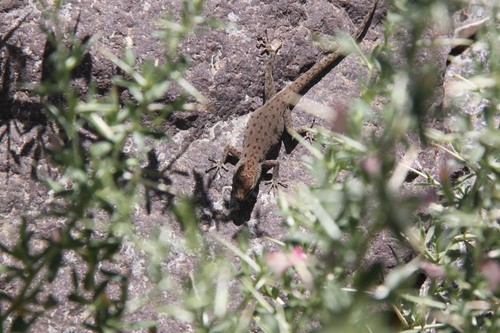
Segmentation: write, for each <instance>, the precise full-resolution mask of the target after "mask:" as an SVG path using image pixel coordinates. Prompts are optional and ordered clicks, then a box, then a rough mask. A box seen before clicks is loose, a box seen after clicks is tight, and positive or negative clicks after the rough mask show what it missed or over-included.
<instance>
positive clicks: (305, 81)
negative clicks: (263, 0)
mask: <svg viewBox="0 0 500 333" xmlns="http://www.w3.org/2000/svg"><path fill="white" fill-rule="evenodd" d="M377 4H378V0H375V1H374V3H373V6H372V8H371V10H370V13H369V14H368V15H367V16H366V17H365V19H364V20H363V23H362V24H361V25H360V26H359V27H358V29H357V30H356V32H355V34H354V36H355V38H356V41H357V42H358V43H359V42H360V41H361V40H362V39H363V37H364V34H365V33H366V31H367V29H368V27H369V25H370V23H371V20H372V18H373V14H374V12H375V9H376V8H377ZM278 48H279V47H278ZM276 51H277V50H270V54H271V57H270V61H269V63H268V65H267V66H266V78H265V95H266V98H268V100H267V101H266V103H265V104H264V105H262V106H261V107H259V108H258V109H257V110H255V111H254V112H253V113H252V114H251V115H250V118H249V119H248V123H247V125H246V128H245V133H244V138H243V149H242V151H239V150H237V149H236V148H234V147H232V146H227V147H226V149H225V150H224V154H223V157H222V159H221V160H220V161H214V162H216V163H217V166H215V167H212V168H210V169H209V170H212V169H217V170H220V169H225V167H224V163H225V162H226V159H227V158H228V156H229V155H232V156H234V157H237V158H239V161H238V163H237V164H236V167H235V170H234V174H233V185H232V190H231V202H232V204H234V203H237V202H243V201H244V200H246V199H248V197H249V196H250V194H251V193H252V192H253V191H254V190H255V188H256V187H257V185H258V183H259V180H260V177H261V173H262V168H263V167H264V168H273V180H272V182H271V184H272V185H271V186H272V188H275V187H276V186H277V184H278V181H277V179H279V176H278V173H279V162H278V161H277V160H268V159H266V158H267V156H268V155H269V154H270V152H272V151H273V150H274V149H276V147H277V145H279V144H280V142H281V137H282V134H283V131H284V130H286V131H287V132H288V133H290V134H292V133H296V130H295V129H294V128H293V126H292V122H291V115H290V108H289V106H290V105H296V104H297V103H298V102H299V100H300V98H301V94H303V93H304V91H305V90H307V89H308V88H310V86H311V84H314V83H315V80H316V79H317V78H318V77H321V76H322V75H324V74H325V73H326V72H328V71H330V70H331V69H332V67H334V66H335V65H336V64H338V63H339V62H340V61H341V60H342V59H343V58H344V57H345V56H344V55H343V54H341V53H340V52H333V53H330V54H328V55H326V56H325V57H323V58H322V59H321V60H320V61H319V62H317V63H316V64H315V65H314V66H312V67H311V68H310V69H309V70H308V71H306V72H305V73H303V74H302V75H300V76H299V77H298V78H297V79H296V80H295V81H293V82H292V83H290V84H289V85H288V86H287V87H285V88H284V89H283V90H281V91H280V92H278V93H276V90H275V88H274V83H273V78H272V64H273V63H274V56H275V54H276ZM212 161H213V160H212ZM209 170H207V171H209Z"/></svg>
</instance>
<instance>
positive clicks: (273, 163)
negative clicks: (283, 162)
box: [262, 160, 288, 192]
mask: <svg viewBox="0 0 500 333" xmlns="http://www.w3.org/2000/svg"><path fill="white" fill-rule="evenodd" d="M262 166H263V167H266V168H273V175H272V177H273V178H272V179H271V180H269V181H267V182H265V183H264V184H266V185H269V184H270V185H271V186H270V187H269V192H275V191H276V190H277V189H278V185H279V186H283V187H284V188H287V187H288V186H287V185H286V184H284V183H282V182H280V181H279V172H280V162H279V161H278V160H265V161H264V162H262Z"/></svg>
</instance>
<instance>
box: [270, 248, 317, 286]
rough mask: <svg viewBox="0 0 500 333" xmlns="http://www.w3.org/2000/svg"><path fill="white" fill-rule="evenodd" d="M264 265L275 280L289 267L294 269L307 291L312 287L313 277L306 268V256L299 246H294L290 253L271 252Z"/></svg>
mask: <svg viewBox="0 0 500 333" xmlns="http://www.w3.org/2000/svg"><path fill="white" fill-rule="evenodd" d="M266 264H267V266H268V267H269V269H270V270H271V271H272V272H273V273H274V275H275V277H276V278H279V277H281V275H283V273H284V272H285V271H286V270H287V269H289V268H290V267H294V268H295V270H296V271H297V273H298V274H299V276H300V279H301V280H302V282H303V283H304V286H305V287H306V288H307V289H311V288H312V287H313V277H312V274H311V272H310V271H309V269H308V268H307V255H306V254H305V253H304V250H303V249H302V247H300V246H295V247H294V248H293V250H292V251H291V252H288V253H285V252H273V253H269V254H268V255H267V256H266Z"/></svg>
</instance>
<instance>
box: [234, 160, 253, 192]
mask: <svg viewBox="0 0 500 333" xmlns="http://www.w3.org/2000/svg"><path fill="white" fill-rule="evenodd" d="M256 184H257V179H256V170H255V168H252V167H251V166H250V165H249V164H242V165H240V166H239V168H238V169H237V170H236V172H235V173H234V177H233V188H232V191H231V197H233V198H236V199H237V200H238V201H243V200H245V199H247V198H248V196H249V195H250V194H251V193H252V192H253V190H254V189H255V185H256Z"/></svg>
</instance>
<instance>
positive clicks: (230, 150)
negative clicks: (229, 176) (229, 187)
mask: <svg viewBox="0 0 500 333" xmlns="http://www.w3.org/2000/svg"><path fill="white" fill-rule="evenodd" d="M229 155H231V156H233V157H236V158H237V159H238V160H239V159H240V156H241V152H240V151H239V150H238V149H236V148H235V147H233V146H231V145H227V146H226V148H224V152H223V153H222V158H221V159H219V160H216V159H214V158H212V157H209V158H208V160H209V161H210V162H212V163H213V165H212V166H211V167H209V168H208V169H206V170H205V173H209V172H210V171H212V170H215V173H216V174H218V173H220V170H221V169H223V170H224V171H227V168H226V166H225V164H226V161H227V159H228V157H229Z"/></svg>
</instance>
